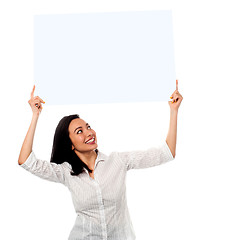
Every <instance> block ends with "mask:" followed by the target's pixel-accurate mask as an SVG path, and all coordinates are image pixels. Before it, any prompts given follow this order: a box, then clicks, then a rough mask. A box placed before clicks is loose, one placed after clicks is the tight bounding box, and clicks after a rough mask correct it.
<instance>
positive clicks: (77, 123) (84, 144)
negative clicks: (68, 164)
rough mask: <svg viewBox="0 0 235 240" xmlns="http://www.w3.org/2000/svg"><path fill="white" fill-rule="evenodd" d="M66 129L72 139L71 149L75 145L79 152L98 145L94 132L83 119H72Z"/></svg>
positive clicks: (93, 148) (92, 148)
mask: <svg viewBox="0 0 235 240" xmlns="http://www.w3.org/2000/svg"><path fill="white" fill-rule="evenodd" d="M68 130H69V137H70V139H71V141H72V150H74V147H75V149H76V150H77V151H79V152H89V151H92V150H95V149H96V148H97V147H98V145H97V139H96V132H95V131H94V130H93V129H92V128H91V127H90V125H89V124H88V123H86V122H85V121H84V120H83V119H81V118H76V119H73V120H72V121H71V122H70V124H69V129H68ZM90 139H91V140H90ZM89 140H90V141H89Z"/></svg>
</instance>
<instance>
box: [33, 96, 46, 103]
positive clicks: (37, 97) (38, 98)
mask: <svg viewBox="0 0 235 240" xmlns="http://www.w3.org/2000/svg"><path fill="white" fill-rule="evenodd" d="M34 99H37V100H39V101H40V102H42V103H45V102H44V101H43V100H42V99H41V98H40V97H39V96H36V97H34Z"/></svg>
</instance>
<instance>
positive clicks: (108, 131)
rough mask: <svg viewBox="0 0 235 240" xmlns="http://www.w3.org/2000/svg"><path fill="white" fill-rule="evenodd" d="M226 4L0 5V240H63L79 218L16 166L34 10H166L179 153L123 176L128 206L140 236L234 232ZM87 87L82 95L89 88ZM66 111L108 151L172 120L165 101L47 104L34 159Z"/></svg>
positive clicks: (57, 190) (153, 133) (57, 191)
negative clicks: (90, 129)
mask: <svg viewBox="0 0 235 240" xmlns="http://www.w3.org/2000/svg"><path fill="white" fill-rule="evenodd" d="M229 2H230V1H224V2H223V4H219V3H218V1H216V2H215V1H214V2H211V1H208V0H206V1H205V0H204V1H197V2H194V3H191V2H189V1H167V0H164V1H148V0H145V1H136V0H135V1H127V0H125V1H120V0H119V1H110V0H109V1H86V2H85V1H78V0H76V1H58V0H56V1H51V0H47V1H24V0H22V1H16V0H15V1H5V3H2V2H1V6H0V24H1V26H0V34H1V37H0V61H1V62H0V67H1V69H0V74H1V75H0V80H1V88H0V89H1V94H0V97H1V99H0V100H1V124H0V130H1V174H0V176H1V179H0V182H1V205H0V206H1V207H0V208H1V209H0V211H1V232H0V238H1V239H16V238H17V239H24V240H26V239H30V240H31V239H34V240H36V239H45V240H47V239H48V240H49V239H50V240H51V239H57V240H60V239H61V240H64V239H67V237H68V234H69V232H70V230H71V228H72V225H73V224H74V220H75V217H76V215H75V212H74V209H73V205H72V201H71V197H70V193H69V191H68V190H67V189H66V188H65V187H64V186H63V185H61V184H56V183H53V182H49V181H46V180H42V179H40V178H38V177H36V176H33V175H31V174H30V173H28V172H26V171H25V170H24V169H22V168H21V167H19V166H18V163H17V160H18V156H19V152H20V148H21V145H22V142H23V140H24V137H25V134H26V132H27V129H28V127H29V124H30V121H31V116H32V113H31V109H30V107H29V105H28V100H29V97H30V92H31V90H32V87H33V83H34V79H33V15H34V14H41V13H48V14H49V13H79V12H96V11H97V12H104V11H132V10H161V9H162V10H164V9H172V11H173V28H174V48H175V65H176V76H177V79H179V91H180V92H181V94H182V95H183V97H184V100H183V102H182V104H181V106H180V109H179V116H178V138H177V152H176V159H175V160H174V161H172V162H169V163H167V164H165V165H162V166H157V167H154V168H149V169H140V170H131V171H129V172H128V175H127V197H128V206H129V209H130V214H131V217H132V221H133V225H134V228H135V232H136V235H137V240H142V239H151V240H152V239H161V240H166V239H167V240H168V239H181V240H184V239H185V240H188V239H190V240H192V239H197V240H198V239H226V240H230V239H231V240H232V239H234V238H235V231H234V222H235V207H234V202H235V196H234V191H235V190H234V189H235V188H234V182H235V176H234V168H235V163H234V160H235V157H234V150H233V149H234V148H233V145H234V138H233V135H234V122H235V121H234V120H235V119H234V113H233V112H234V97H233V95H234V93H233V90H234V87H233V85H234V84H233V82H234V79H235V78H234V76H235V74H234V66H235V57H234V56H235V45H234V42H235V33H234V22H235V15H234V11H233V10H234V9H233V8H232V5H229ZM84 91H87V95H88V96H89V85H88V86H87V89H85V90H84ZM36 94H37V93H36ZM44 100H45V101H46V99H44ZM130 109H131V111H130ZM73 113H78V114H79V115H80V116H81V117H82V118H83V119H85V120H86V121H88V122H89V123H90V124H91V126H92V127H93V128H94V129H95V130H96V133H97V137H98V148H99V150H100V151H103V152H105V153H110V152H111V151H116V150H119V151H122V150H130V151H131V150H134V149H146V148H148V147H152V146H155V145H157V144H158V143H159V142H161V141H162V140H164V139H165V137H166V135H167V131H168V125H169V106H168V103H167V102H156V103H143V104H107V105H73V106H56V107H49V106H47V105H46V104H45V105H44V108H43V112H42V114H41V116H40V119H39V122H38V126H37V130H36V135H35V142H34V151H35V153H36V155H37V156H38V157H40V158H42V159H47V160H49V158H50V153H51V146H52V140H53V134H54V130H55V127H56V125H57V123H58V121H59V120H60V118H62V117H63V116H64V115H67V114H73Z"/></svg>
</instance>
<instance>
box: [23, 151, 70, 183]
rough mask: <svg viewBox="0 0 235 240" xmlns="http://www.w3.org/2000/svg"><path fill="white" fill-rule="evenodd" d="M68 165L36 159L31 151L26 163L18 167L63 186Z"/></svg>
mask: <svg viewBox="0 0 235 240" xmlns="http://www.w3.org/2000/svg"><path fill="white" fill-rule="evenodd" d="M68 165H69V163H67V162H64V163H62V164H57V163H52V162H48V161H45V160H41V159H38V158H36V156H35V153H34V152H33V151H32V152H31V153H30V155H29V156H28V158H27V159H26V161H25V162H24V163H23V164H21V165H20V166H21V167H22V168H24V169H25V170H27V171H29V172H31V173H32V174H34V175H36V176H38V177H40V178H43V179H45V180H48V181H52V182H57V183H62V184H64V185H65V183H66V173H67V169H66V166H67V167H68Z"/></svg>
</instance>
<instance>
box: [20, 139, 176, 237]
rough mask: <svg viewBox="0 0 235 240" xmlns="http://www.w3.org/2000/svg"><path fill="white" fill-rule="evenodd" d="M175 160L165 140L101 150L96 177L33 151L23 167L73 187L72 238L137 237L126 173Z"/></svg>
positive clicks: (98, 156)
mask: <svg viewBox="0 0 235 240" xmlns="http://www.w3.org/2000/svg"><path fill="white" fill-rule="evenodd" d="M173 159H174V158H173V156H172V153H171V151H170V149H169V147H168V145H167V143H166V142H165V141H164V143H163V144H162V145H159V146H158V147H153V148H149V149H147V150H140V151H130V152H112V153H111V154H109V155H108V156H107V155H105V154H104V153H102V152H100V151H98V155H97V158H96V160H95V168H94V179H93V178H91V177H90V175H89V173H88V171H87V170H86V169H84V171H83V172H82V173H81V174H79V175H78V176H72V175H71V174H70V171H71V169H72V168H71V165H70V164H69V163H68V162H64V163H62V164H56V163H52V162H48V161H45V160H40V159H38V158H36V156H35V154H34V152H33V151H32V152H31V153H30V155H29V157H28V158H27V160H26V161H25V162H24V163H23V164H21V165H20V166H21V167H23V168H24V169H26V170H28V171H29V172H31V173H32V174H34V175H36V176H38V177H40V178H43V179H46V180H49V181H53V182H58V183H62V184H64V185H65V186H66V187H68V189H69V190H70V192H71V196H72V200H73V204H74V208H75V211H76V214H77V217H76V220H75V223H74V226H73V228H72V230H71V232H70V235H69V238H68V239H69V240H88V239H89V240H134V239H136V236H135V232H134V229H133V226H132V222H131V218H130V215H129V210H128V206H127V200H126V184H125V181H126V173H127V171H128V170H130V169H140V168H149V167H154V166H156V165H160V164H162V163H165V162H168V161H169V160H173Z"/></svg>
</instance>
